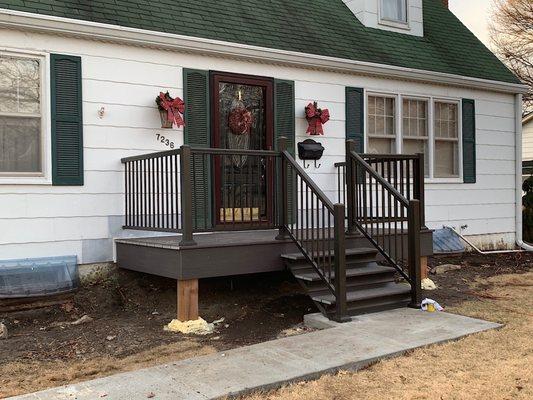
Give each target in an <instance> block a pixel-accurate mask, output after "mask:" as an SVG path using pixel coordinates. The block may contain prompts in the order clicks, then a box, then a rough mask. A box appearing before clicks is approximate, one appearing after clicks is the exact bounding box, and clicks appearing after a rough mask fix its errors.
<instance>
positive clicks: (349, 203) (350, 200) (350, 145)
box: [345, 140, 356, 234]
mask: <svg viewBox="0 0 533 400" xmlns="http://www.w3.org/2000/svg"><path fill="white" fill-rule="evenodd" d="M352 151H353V152H355V141H354V140H347V141H346V156H345V161H346V166H345V168H346V208H347V211H348V230H347V231H346V233H348V234H354V233H355V232H356V228H355V224H354V221H355V184H356V183H355V178H356V177H355V174H354V170H353V162H352V157H351V156H350V154H351V152H352Z"/></svg>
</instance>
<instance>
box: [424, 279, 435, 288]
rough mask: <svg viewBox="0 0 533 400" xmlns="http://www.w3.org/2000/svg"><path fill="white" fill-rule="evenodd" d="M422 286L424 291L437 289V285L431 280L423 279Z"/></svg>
mask: <svg viewBox="0 0 533 400" xmlns="http://www.w3.org/2000/svg"><path fill="white" fill-rule="evenodd" d="M421 284H422V290H436V289H437V285H435V282H433V281H432V280H431V279H429V278H424V279H422V282H421Z"/></svg>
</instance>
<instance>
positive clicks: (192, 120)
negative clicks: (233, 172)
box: [183, 69, 213, 229]
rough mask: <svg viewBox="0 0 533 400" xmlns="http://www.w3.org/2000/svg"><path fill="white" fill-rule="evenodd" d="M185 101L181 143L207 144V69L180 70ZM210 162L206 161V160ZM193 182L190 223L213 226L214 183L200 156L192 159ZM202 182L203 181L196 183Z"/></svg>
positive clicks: (204, 226) (208, 137)
mask: <svg viewBox="0 0 533 400" xmlns="http://www.w3.org/2000/svg"><path fill="white" fill-rule="evenodd" d="M183 97H184V98H183V101H184V102H185V114H184V117H185V128H184V142H185V144H188V145H190V146H191V147H210V146H211V129H210V115H211V114H210V111H209V104H210V102H209V71H201V70H196V69H183ZM208 161H209V160H208ZM191 168H192V180H193V182H196V184H193V185H192V187H193V194H192V195H193V204H194V206H193V225H194V227H195V228H197V229H202V228H209V227H211V226H212V217H211V216H212V207H213V206H212V204H213V203H212V196H213V187H212V186H213V182H212V179H211V165H210V163H209V162H208V163H207V164H206V163H205V162H204V158H203V157H202V156H198V155H197V156H193V159H192V161H191ZM198 182H203V184H198Z"/></svg>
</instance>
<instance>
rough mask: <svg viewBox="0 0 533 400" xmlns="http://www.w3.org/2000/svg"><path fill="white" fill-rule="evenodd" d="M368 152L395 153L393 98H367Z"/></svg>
mask: <svg viewBox="0 0 533 400" xmlns="http://www.w3.org/2000/svg"><path fill="white" fill-rule="evenodd" d="M367 119H368V152H369V153H374V154H389V153H395V152H396V151H395V150H396V110H395V98H394V97H380V96H368V115H367Z"/></svg>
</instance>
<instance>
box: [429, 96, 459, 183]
mask: <svg viewBox="0 0 533 400" xmlns="http://www.w3.org/2000/svg"><path fill="white" fill-rule="evenodd" d="M434 130H435V154H436V155H437V156H436V157H435V165H434V176H435V177H436V178H448V177H459V131H458V110H457V103H445V102H435V128H434Z"/></svg>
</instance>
